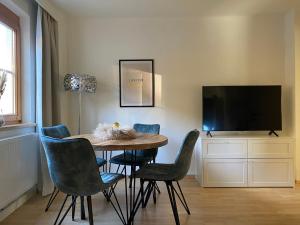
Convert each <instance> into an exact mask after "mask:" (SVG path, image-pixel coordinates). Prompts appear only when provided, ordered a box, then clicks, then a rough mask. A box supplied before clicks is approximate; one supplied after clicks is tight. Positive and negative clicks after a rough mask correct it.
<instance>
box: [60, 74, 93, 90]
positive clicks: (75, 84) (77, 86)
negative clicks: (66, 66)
mask: <svg viewBox="0 0 300 225" xmlns="http://www.w3.org/2000/svg"><path fill="white" fill-rule="evenodd" d="M64 87H65V90H66V91H75V92H87V93H95V92H96V87H97V81H96V78H95V77H94V76H90V75H86V74H75V73H71V74H67V75H66V76H65V78H64Z"/></svg>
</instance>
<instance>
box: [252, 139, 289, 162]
mask: <svg viewBox="0 0 300 225" xmlns="http://www.w3.org/2000/svg"><path fill="white" fill-rule="evenodd" d="M248 158H269V159H272V158H293V142H291V141H286V140H280V139H279V140H276V139H272V140H249V141H248Z"/></svg>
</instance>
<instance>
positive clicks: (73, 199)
mask: <svg viewBox="0 0 300 225" xmlns="http://www.w3.org/2000/svg"><path fill="white" fill-rule="evenodd" d="M72 201H74V204H73V205H72V221H74V219H75V210H76V197H75V196H72Z"/></svg>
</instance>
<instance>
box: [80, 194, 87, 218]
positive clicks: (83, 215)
mask: <svg viewBox="0 0 300 225" xmlns="http://www.w3.org/2000/svg"><path fill="white" fill-rule="evenodd" d="M80 209H81V216H80V217H81V219H82V220H85V219H86V217H85V208H84V196H80Z"/></svg>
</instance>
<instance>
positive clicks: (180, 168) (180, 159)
mask: <svg viewBox="0 0 300 225" xmlns="http://www.w3.org/2000/svg"><path fill="white" fill-rule="evenodd" d="M199 134H200V132H199V131H198V130H192V131H190V132H189V133H188V134H187V135H186V136H185V139H184V141H183V143H182V145H181V148H180V151H179V152H178V154H177V157H176V160H175V170H176V178H175V180H181V179H182V178H184V177H185V176H186V174H187V172H188V170H189V168H190V165H191V160H192V155H193V151H194V147H195V144H196V142H197V139H198V137H199Z"/></svg>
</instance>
